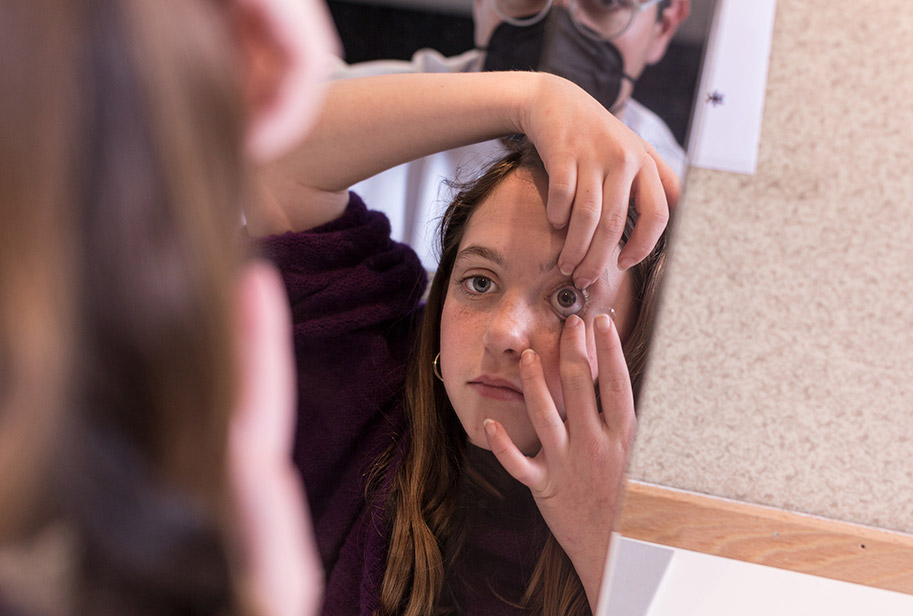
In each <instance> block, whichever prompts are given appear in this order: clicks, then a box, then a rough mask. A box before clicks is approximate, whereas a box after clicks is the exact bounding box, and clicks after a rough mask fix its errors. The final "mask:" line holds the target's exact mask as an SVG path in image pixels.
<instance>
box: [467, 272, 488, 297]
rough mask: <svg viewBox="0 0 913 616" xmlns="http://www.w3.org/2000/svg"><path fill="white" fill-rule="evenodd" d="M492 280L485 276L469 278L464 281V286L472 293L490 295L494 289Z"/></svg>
mask: <svg viewBox="0 0 913 616" xmlns="http://www.w3.org/2000/svg"><path fill="white" fill-rule="evenodd" d="M494 284H495V283H494V282H492V280H491V278H487V277H485V276H469V277H468V278H465V279H464V280H463V286H464V287H465V288H466V290H467V291H471V292H472V293H479V294H481V293H488V292H489V291H491V289H492V287H494Z"/></svg>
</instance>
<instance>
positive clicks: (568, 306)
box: [549, 286, 587, 319]
mask: <svg viewBox="0 0 913 616" xmlns="http://www.w3.org/2000/svg"><path fill="white" fill-rule="evenodd" d="M586 300H587V298H586V294H585V293H584V292H583V291H580V290H579V289H576V288H574V287H572V286H567V287H561V288H560V289H558V290H557V291H555V292H554V293H552V294H551V295H550V296H549V302H551V304H552V308H554V310H555V312H557V313H558V316H560V317H561V318H562V319H566V318H568V317H569V316H571V315H572V314H579V313H581V312H583V309H584V308H586Z"/></svg>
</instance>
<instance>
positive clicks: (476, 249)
mask: <svg viewBox="0 0 913 616" xmlns="http://www.w3.org/2000/svg"><path fill="white" fill-rule="evenodd" d="M470 257H480V258H482V259H485V260H486V261H491V262H492V263H494V264H495V265H503V264H504V259H503V258H502V257H501V253H500V252H498V251H497V250H492V249H491V248H486V247H485V246H477V245H475V244H473V245H472V246H467V247H466V248H464V249H463V250H461V251H460V254H458V255H457V258H456V261H454V263H459V262H460V261H463V260H465V259H468V258H470Z"/></svg>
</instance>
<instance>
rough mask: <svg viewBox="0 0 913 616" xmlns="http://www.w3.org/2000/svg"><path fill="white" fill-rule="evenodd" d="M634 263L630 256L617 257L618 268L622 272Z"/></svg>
mask: <svg viewBox="0 0 913 616" xmlns="http://www.w3.org/2000/svg"><path fill="white" fill-rule="evenodd" d="M633 265H634V260H633V259H631V258H630V257H620V258H619V259H618V270H619V271H621V272H623V271H625V270H627V269H629V268H630V267H632V266H633Z"/></svg>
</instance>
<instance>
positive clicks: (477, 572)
mask: <svg viewBox="0 0 913 616" xmlns="http://www.w3.org/2000/svg"><path fill="white" fill-rule="evenodd" d="M518 133H522V134H525V135H527V136H528V137H529V139H530V141H531V142H532V143H535V147H536V149H533V148H532V146H530V145H529V144H525V145H524V144H522V143H521V144H520V145H518V146H517V147H516V148H512V149H511V151H510V152H509V154H508V155H506V156H505V157H503V158H502V159H501V160H499V161H498V162H497V163H495V164H494V165H493V166H490V167H489V168H488V169H487V170H486V172H485V173H483V174H482V176H481V177H480V178H478V179H477V180H475V181H473V182H471V183H470V184H468V185H467V186H465V187H463V189H462V190H460V191H459V194H458V196H457V197H456V199H455V200H454V201H453V203H452V204H451V206H450V207H449V208H448V210H447V213H446V215H445V217H444V221H443V226H442V231H441V242H442V255H441V263H440V267H439V268H438V269H437V274H436V276H435V278H434V281H433V283H432V285H431V291H430V294H429V297H428V301H427V304H425V305H422V304H421V302H420V298H421V297H422V293H423V289H424V281H425V275H424V270H423V268H422V266H421V263H420V261H419V260H418V258H417V256H416V255H415V253H414V252H413V251H412V250H411V249H410V248H409V247H407V246H406V245H404V244H400V243H397V242H394V241H392V240H391V239H390V227H389V225H388V223H387V220H386V218H385V217H384V216H383V215H382V214H380V213H378V212H372V211H370V210H368V209H367V208H366V206H365V204H364V202H363V201H362V199H361V198H360V197H359V196H358V195H357V194H356V193H354V192H348V191H347V187H348V186H350V185H351V184H352V183H353V182H356V181H358V180H359V179H361V178H362V177H364V176H365V175H366V174H371V173H375V172H376V171H378V170H380V169H382V168H384V167H385V166H389V165H394V164H398V163H401V162H402V161H403V160H411V159H413V158H415V157H416V156H421V155H425V154H428V153H430V152H433V151H435V150H436V149H440V148H449V147H453V146H455V145H462V144H466V143H469V142H471V141H473V140H479V139H492V138H497V137H500V136H505V135H513V134H518ZM540 155H541V157H540ZM262 179H263V187H264V194H263V195H262V198H261V199H258V200H257V201H254V202H252V203H250V204H249V207H248V209H247V210H246V213H247V220H248V231H249V233H250V234H251V235H253V236H255V237H259V238H261V239H260V248H261V250H262V251H263V252H264V253H265V254H266V255H269V256H270V257H271V258H272V259H273V260H274V262H275V263H276V265H277V266H278V267H279V269H280V270H281V272H282V275H283V278H284V280H285V283H286V286H287V290H288V293H289V297H290V300H291V306H292V312H293V316H294V326H293V331H294V337H295V346H296V349H297V351H298V352H297V362H298V379H299V396H300V398H299V422H300V423H299V427H298V433H297V444H296V449H295V460H296V462H297V464H298V466H299V468H300V469H301V472H302V475H303V478H304V482H305V484H306V485H307V487H308V498H309V502H310V507H311V510H312V512H313V515H314V523H315V527H316V531H317V533H316V535H317V543H318V547H319V550H320V554H321V557H322V559H323V562H324V566H325V570H326V580H327V587H326V595H325V596H326V600H325V604H324V607H323V610H324V613H326V614H363V615H365V616H368V615H372V614H382V615H391V616H392V615H394V614H408V615H411V616H418V615H427V614H463V613H466V614H494V615H499V614H503V615H507V614H543V615H546V614H548V615H551V614H588V613H590V612H591V611H592V610H594V609H595V605H596V603H597V601H598V599H599V593H600V585H601V582H602V576H603V569H604V564H605V559H606V554H607V550H608V546H609V538H610V535H611V532H612V528H613V524H614V521H615V515H616V513H617V506H618V496H619V492H620V490H621V486H622V480H623V476H624V471H625V466H626V463H627V457H628V454H629V451H630V447H631V443H632V438H633V433H634V427H635V418H634V391H635V390H636V388H637V386H638V384H639V382H640V377H641V374H642V368H643V360H644V353H645V349H646V338H647V336H648V335H649V331H650V329H651V322H652V314H653V313H652V309H653V305H654V301H655V289H656V283H657V279H658V276H659V273H660V271H661V268H662V261H663V256H662V254H663V253H662V250H663V243H662V239H661V238H662V234H663V232H664V228H665V224H666V222H667V219H668V203H670V202H674V200H675V199H676V198H677V194H678V181H677V178H676V177H675V175H674V173H672V171H671V170H670V169H669V167H668V165H667V164H666V163H665V162H664V161H663V160H662V159H661V157H659V155H658V154H656V152H655V150H653V148H652V147H651V146H650V145H649V144H647V143H646V142H645V141H643V139H641V138H639V137H638V136H636V135H635V134H634V133H632V132H631V131H630V130H629V129H627V128H626V127H625V126H624V125H623V124H622V123H621V122H620V121H619V120H617V118H615V117H613V116H612V115H611V114H610V113H609V112H608V111H607V110H606V109H605V108H604V107H603V106H602V105H601V104H599V103H598V102H597V101H596V100H595V99H593V98H592V97H590V96H589V95H587V94H586V93H585V92H584V91H583V90H582V89H580V88H579V87H578V86H576V85H574V84H572V83H571V82H569V81H567V80H565V79H563V78H560V77H556V76H554V75H549V74H547V73H533V72H508V73H475V74H447V75H428V74H426V75H391V76H381V77H369V78H365V79H352V80H345V81H337V82H334V83H333V84H331V86H330V92H329V101H328V104H327V105H326V107H325V109H324V112H323V114H322V116H321V119H320V121H319V122H318V124H317V126H316V128H315V131H314V133H313V134H312V135H311V137H310V138H309V139H308V140H307V141H306V142H305V143H304V144H303V145H302V146H301V148H300V149H299V150H298V151H297V152H294V153H293V154H292V155H290V156H288V157H286V158H285V159H283V160H281V161H279V163H278V164H276V165H273V166H271V167H270V168H268V169H266V170H264V173H263V178H262ZM629 194H633V195H634V200H633V202H629V198H628V195H629ZM618 263H630V264H633V265H632V266H631V267H630V268H619V267H618V266H617V264H618ZM612 312H614V314H615V319H614V320H613V319H612V318H610V316H609V314H611V313H612Z"/></svg>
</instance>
